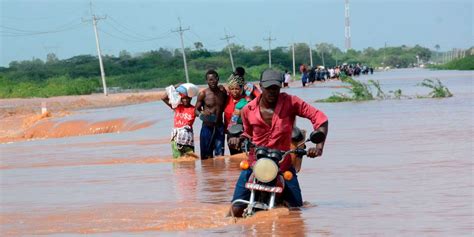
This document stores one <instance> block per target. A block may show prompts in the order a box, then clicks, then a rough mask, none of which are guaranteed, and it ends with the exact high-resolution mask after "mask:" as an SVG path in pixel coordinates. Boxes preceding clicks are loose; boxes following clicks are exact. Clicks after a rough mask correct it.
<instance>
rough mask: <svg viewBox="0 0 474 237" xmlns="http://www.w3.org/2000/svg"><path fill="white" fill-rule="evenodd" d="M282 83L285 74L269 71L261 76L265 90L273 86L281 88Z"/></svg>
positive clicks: (261, 82)
mask: <svg viewBox="0 0 474 237" xmlns="http://www.w3.org/2000/svg"><path fill="white" fill-rule="evenodd" d="M281 83H283V74H281V73H280V72H278V71H275V70H272V69H267V70H265V71H263V72H262V75H261V76H260V84H262V87H263V88H267V87H270V86H273V85H277V86H279V87H281Z"/></svg>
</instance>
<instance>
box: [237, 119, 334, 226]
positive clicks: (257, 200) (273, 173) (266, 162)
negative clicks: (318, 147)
mask: <svg viewBox="0 0 474 237" xmlns="http://www.w3.org/2000/svg"><path fill="white" fill-rule="evenodd" d="M242 132H243V127H242V125H240V124H237V125H234V126H232V127H231V128H230V129H229V136H231V137H239V136H240V134H241V133H242ZM292 136H293V137H292V140H293V141H297V140H299V141H301V140H302V142H301V143H299V144H298V145H296V148H295V149H291V150H288V151H281V150H276V149H270V148H267V147H263V146H257V145H255V144H254V143H252V142H250V141H249V140H247V139H246V140H244V141H243V145H242V148H241V149H242V151H244V152H246V153H247V154H248V152H249V151H250V149H254V152H255V157H256V162H255V163H254V164H253V166H252V167H250V164H248V162H247V161H246V160H244V161H242V162H241V164H240V167H241V168H242V169H249V168H251V169H252V174H251V175H250V177H249V179H248V181H247V182H246V184H245V188H247V189H249V190H250V199H249V200H248V201H247V200H243V199H237V200H234V201H233V202H232V205H235V204H244V205H247V207H246V208H245V210H244V212H243V217H250V216H252V215H254V214H255V212H256V211H259V210H270V209H273V208H275V207H276V206H277V205H278V204H281V203H283V200H282V198H281V195H282V193H283V190H284V189H285V180H291V179H292V178H293V173H292V172H291V171H285V172H281V171H280V164H282V163H283V162H284V161H285V159H291V157H290V156H289V154H291V153H293V154H296V159H300V162H299V164H300V165H301V158H302V157H303V156H304V155H306V154H307V151H306V149H304V148H302V147H304V144H305V143H307V142H312V143H314V144H317V143H321V142H323V141H324V140H325V139H326V135H325V134H324V133H323V132H320V131H314V132H312V133H311V134H310V136H309V138H308V139H306V140H305V139H304V137H303V138H301V136H303V135H302V133H301V131H298V129H297V130H294V131H293V133H292ZM293 163H294V162H293Z"/></svg>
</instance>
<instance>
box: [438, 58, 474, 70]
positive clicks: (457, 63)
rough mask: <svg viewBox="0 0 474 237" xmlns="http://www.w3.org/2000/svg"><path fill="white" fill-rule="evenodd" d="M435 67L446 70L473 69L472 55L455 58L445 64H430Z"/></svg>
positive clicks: (473, 59)
mask: <svg viewBox="0 0 474 237" xmlns="http://www.w3.org/2000/svg"><path fill="white" fill-rule="evenodd" d="M432 67H433V68H436V69H447V70H474V55H468V56H466V57H464V58H461V59H455V60H453V61H450V62H448V63H446V64H441V65H434V66H432Z"/></svg>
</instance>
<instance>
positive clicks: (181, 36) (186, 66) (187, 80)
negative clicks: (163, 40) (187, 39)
mask: <svg viewBox="0 0 474 237" xmlns="http://www.w3.org/2000/svg"><path fill="white" fill-rule="evenodd" d="M178 21H179V27H178V28H177V29H176V30H171V32H179V37H180V38H181V50H182V53H183V62H184V73H185V74H186V82H187V83H189V74H188V65H187V64H186V54H185V53H184V41H183V32H184V31H187V30H189V27H188V28H186V29H183V28H182V27H181V18H179V17H178Z"/></svg>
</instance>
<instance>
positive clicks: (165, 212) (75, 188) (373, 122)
mask: <svg viewBox="0 0 474 237" xmlns="http://www.w3.org/2000/svg"><path fill="white" fill-rule="evenodd" d="M425 78H439V79H440V80H441V81H442V82H443V84H444V85H446V86H447V87H448V88H449V89H450V91H451V92H452V93H453V94H454V97H451V98H445V99H406V98H405V99H400V100H382V101H369V102H357V103H355V102H354V103H353V102H347V103H314V101H315V100H316V99H322V98H326V97H328V96H330V95H331V94H332V93H333V92H343V93H344V92H346V91H347V90H346V89H344V88H340V86H341V83H340V82H328V83H324V84H318V85H314V86H311V87H308V88H300V87H293V88H289V89H284V91H285V92H287V93H289V94H295V95H298V96H300V97H302V98H303V99H305V100H306V101H308V102H310V103H311V104H313V105H314V106H316V107H318V108H319V109H321V110H323V111H324V112H325V113H326V114H327V115H328V117H329V121H330V134H329V137H328V140H327V142H326V146H325V151H324V154H323V157H322V158H317V159H309V158H305V159H304V160H303V166H302V171H301V172H300V173H299V174H298V178H299V181H300V186H301V188H302V191H303V199H304V200H305V203H306V204H305V206H304V207H302V208H301V209H298V210H291V211H290V210H288V209H286V208H277V209H275V210H272V211H269V212H260V213H258V215H256V216H254V217H251V218H248V219H245V220H237V221H235V220H234V219H233V218H230V217H226V212H227V210H228V208H229V204H230V203H229V202H230V199H231V197H232V193H233V187H234V184H235V182H236V180H237V178H238V175H239V172H240V170H239V162H240V158H236V157H218V158H215V159H213V160H204V161H201V160H194V159H192V158H187V159H182V160H179V161H174V160H173V159H172V158H171V149H170V145H169V135H170V130H171V127H172V124H173V123H172V118H173V113H172V111H171V110H170V109H169V108H168V107H167V106H166V105H165V104H164V103H162V102H151V103H144V104H138V105H130V106H122V107H114V108H103V109H89V110H82V111H79V112H76V113H74V114H72V115H70V116H67V117H62V118H55V119H52V120H51V121H50V122H51V123H54V125H51V126H50V127H47V130H48V131H50V130H51V129H52V128H54V129H55V130H54V131H55V134H56V133H60V132H64V133H67V132H68V131H70V130H74V129H76V130H77V129H79V130H80V129H84V130H88V129H89V130H90V126H85V125H84V124H94V126H95V127H94V129H110V131H109V133H100V134H95V133H90V132H89V133H88V132H87V131H85V132H84V133H79V134H81V135H82V136H70V137H61V136H52V137H53V138H49V139H38V140H31V141H23V142H13V143H6V144H0V156H1V157H0V172H1V175H0V185H1V186H0V205H1V209H0V234H1V235H2V236H20V235H35V234H48V235H49V234H51V235H52V234H55V235H67V236H73V235H79V234H88V235H92V234H96V235H100V236H123V235H139V236H143V235H150V236H156V235H181V236H187V235H191V236H220V235H223V234H224V235H232V236H236V235H243V236H249V235H251V236H262V235H263V236H267V235H277V236H279V235H282V236H283V235H285V236H286V235H289V236H304V235H309V236H472V234H473V231H474V221H473V220H474V218H473V216H474V210H473V190H474V189H473V188H474V187H473V168H474V165H473V159H472V157H474V156H473V149H474V143H473V141H474V109H473V108H474V107H473V101H474V91H473V90H474V89H473V88H474V87H473V80H474V76H473V72H472V71H464V72H462V71H429V70H423V69H403V70H402V69H401V70H391V71H387V72H376V73H375V74H373V75H367V76H361V77H359V78H357V79H359V80H363V81H364V80H369V79H373V80H379V81H380V83H381V86H382V89H383V90H384V91H387V92H388V91H389V90H396V89H401V90H402V93H403V94H405V95H407V96H411V97H416V95H426V94H428V93H429V92H430V90H429V89H427V88H423V87H420V86H417V84H418V83H420V82H421V81H422V80H423V79H425ZM295 85H296V84H295ZM78 121H82V122H78ZM104 121H105V122H104ZM107 121H115V123H117V124H118V125H117V126H123V127H128V128H133V129H126V131H121V130H119V129H116V130H113V129H111V128H110V126H109V125H110V123H107ZM117 121H119V122H117ZM101 124H103V125H101ZM108 124H109V125H108ZM113 124H114V123H113ZM297 124H298V125H299V126H300V127H303V128H305V129H309V128H310V123H309V121H307V120H304V119H298V120H297ZM66 125H67V126H66ZM61 126H62V127H61ZM200 127H201V124H200V121H198V120H197V121H196V123H195V127H194V129H195V133H196V134H198V132H196V131H199V130H200ZM54 137H55V138H54ZM196 141H197V142H198V141H199V139H196ZM196 147H199V145H198V144H196ZM226 152H227V151H226ZM197 153H199V151H197Z"/></svg>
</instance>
